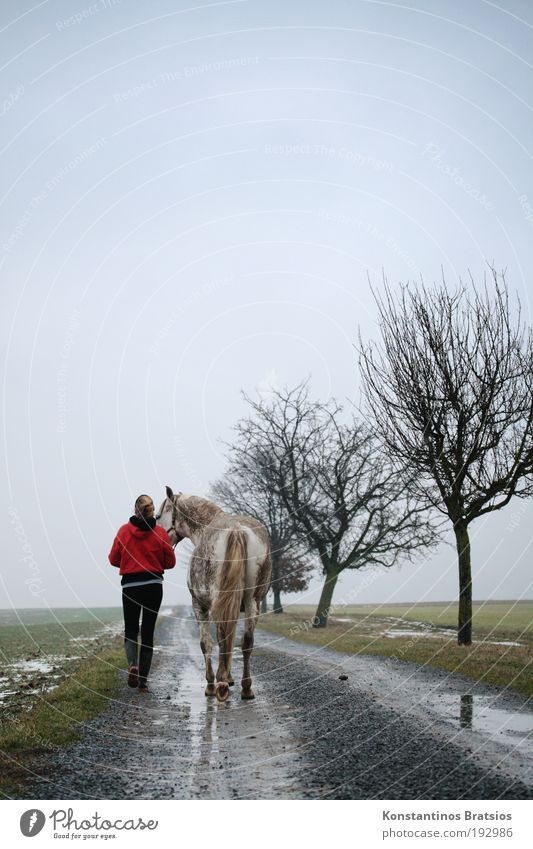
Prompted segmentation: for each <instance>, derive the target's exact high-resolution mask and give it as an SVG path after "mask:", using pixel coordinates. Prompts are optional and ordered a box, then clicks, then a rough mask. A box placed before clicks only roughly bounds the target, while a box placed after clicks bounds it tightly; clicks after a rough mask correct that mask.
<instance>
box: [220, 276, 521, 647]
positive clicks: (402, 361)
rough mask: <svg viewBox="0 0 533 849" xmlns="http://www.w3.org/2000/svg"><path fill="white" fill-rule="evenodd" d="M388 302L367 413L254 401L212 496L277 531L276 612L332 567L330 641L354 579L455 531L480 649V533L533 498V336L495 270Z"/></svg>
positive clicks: (365, 364)
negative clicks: (348, 572)
mask: <svg viewBox="0 0 533 849" xmlns="http://www.w3.org/2000/svg"><path fill="white" fill-rule="evenodd" d="M375 299H376V303H377V308H378V316H379V327H380V332H381V340H380V341H379V342H373V343H365V342H364V341H363V340H362V339H361V337H359V346H358V351H359V367H360V373H361V378H362V399H361V404H360V405H359V407H358V409H357V410H356V411H355V409H354V410H350V411H349V412H348V413H345V411H344V410H343V409H342V408H341V407H340V405H339V404H337V403H336V402H335V401H334V400H329V401H326V402H319V401H313V400H311V399H310V397H309V387H308V382H307V381H304V382H301V383H300V384H298V386H296V387H295V388H293V389H284V390H280V391H275V390H273V391H272V393H271V396H270V398H269V399H268V400H253V399H251V398H248V397H246V396H245V398H246V400H247V402H248V404H249V407H250V413H249V415H247V416H246V417H245V418H243V419H242V420H241V421H239V422H238V423H237V425H236V427H235V439H234V440H233V441H232V443H231V445H229V446H228V461H229V466H228V471H227V473H226V475H225V477H224V478H223V479H222V480H221V481H218V482H217V483H216V484H215V485H214V487H213V495H214V497H215V498H217V499H218V500H219V501H222V502H223V504H224V505H225V506H226V508H227V509H230V510H233V511H234V512H242V513H248V514H250V513H251V514H252V515H255V516H256V517H257V518H258V519H260V521H262V522H264V524H265V525H266V526H267V527H268V529H269V531H270V534H271V538H272V542H273V552H274V572H273V575H274V577H273V590H274V597H275V600H274V607H275V609H278V610H280V609H281V602H280V592H281V590H284V591H291V589H300V588H304V587H305V586H306V585H307V582H308V580H309V575H310V569H312V568H313V566H314V564H315V563H317V564H320V567H321V569H322V572H323V574H324V585H323V589H322V594H321V598H320V601H319V604H318V609H317V613H316V616H315V619H314V622H315V624H316V626H317V627H324V626H325V625H326V624H327V619H328V613H329V610H330V607H331V601H332V597H333V592H334V589H335V585H336V583H337V580H338V577H339V575H340V573H341V572H342V571H343V570H345V569H359V568H360V567H362V566H365V565H369V564H377V565H380V566H384V567H390V566H392V565H394V564H396V563H397V562H398V561H399V560H400V559H401V558H406V559H413V558H414V557H416V556H422V555H423V554H427V553H428V551H429V550H430V549H431V548H432V547H434V546H435V545H437V544H438V542H439V541H440V539H441V535H442V532H443V528H444V527H445V523H447V522H448V521H449V522H450V523H451V526H452V528H453V532H454V535H455V540H456V545H457V554H458V566H459V620H458V643H459V644H460V645H469V644H470V643H471V641H472V577H471V557H470V541H469V526H470V524H471V522H472V521H474V520H475V519H477V518H479V517H480V516H483V515H485V514H487V513H489V512H491V511H494V510H498V509H500V508H502V507H504V506H505V505H506V504H507V503H508V502H509V501H510V499H511V498H512V497H513V496H517V497H528V496H531V495H532V494H533V337H532V332H531V329H530V328H529V327H526V326H525V325H524V324H523V322H522V319H521V315H520V305H519V304H518V307H517V309H516V310H513V309H512V307H511V305H510V300H509V293H508V289H507V285H506V283H505V278H504V276H503V274H502V275H498V274H497V273H496V271H495V270H494V269H491V272H490V275H489V280H488V281H487V279H485V281H484V285H483V287H482V288H481V289H476V286H475V285H474V281H473V280H471V281H470V285H465V284H463V283H460V284H459V285H458V287H457V288H456V289H455V290H454V291H450V290H449V289H448V287H447V286H446V284H445V282H444V281H443V282H442V284H440V285H438V286H433V287H427V286H425V285H424V284H423V283H420V284H415V285H413V284H407V285H402V286H400V288H399V289H398V291H397V292H395V293H393V292H392V291H391V289H390V287H389V285H388V284H387V282H386V281H384V287H383V294H382V295H375ZM513 313H514V315H513ZM291 582H292V583H291ZM295 582H296V583H295Z"/></svg>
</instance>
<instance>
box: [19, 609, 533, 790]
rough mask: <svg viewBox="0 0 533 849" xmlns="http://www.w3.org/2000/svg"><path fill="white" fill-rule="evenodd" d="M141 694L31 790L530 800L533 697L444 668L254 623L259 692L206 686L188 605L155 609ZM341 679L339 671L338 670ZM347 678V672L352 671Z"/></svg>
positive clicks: (96, 723) (114, 710)
mask: <svg viewBox="0 0 533 849" xmlns="http://www.w3.org/2000/svg"><path fill="white" fill-rule="evenodd" d="M156 644H157V651H156V653H155V655H154V663H153V666H152V673H151V688H152V692H151V693H150V694H149V695H145V696H143V695H141V694H139V693H138V692H137V691H136V690H132V689H130V688H128V687H127V685H126V682H125V680H124V684H123V687H122V688H121V690H120V691H119V698H116V699H115V700H113V701H111V702H110V704H109V708H108V710H107V712H106V713H105V714H102V715H101V716H99V717H97V718H96V719H93V720H91V721H89V722H87V723H86V724H85V726H84V729H83V737H82V739H81V740H80V741H78V742H76V743H75V744H73V745H71V746H69V747H68V748H66V749H64V750H61V751H56V752H53V753H51V754H49V755H48V756H47V757H46V760H44V759H43V760H41V762H39V763H38V764H37V765H33V766H32V768H31V769H30V770H29V771H28V780H27V784H26V788H25V791H24V794H23V795H22V794H21V796H20V797H19V798H26V799H86V798H89V799H203V798H208V799H222V798H224V799H226V798H228V799H232V798H233V799H258V798H260V799H271V798H275V799H322V798H324V799H329V798H338V799H418V798H420V799H436V798H438V799H442V798H445V799H461V798H465V799H504V798H505V799H523V798H532V796H533V704H531V700H530V701H529V702H527V701H526V700H525V699H523V698H521V697H520V696H518V695H515V694H509V693H506V692H503V691H501V690H498V689H497V688H492V687H488V686H486V685H476V684H474V683H473V682H471V681H467V680H463V679H461V678H458V677H456V676H451V675H449V674H447V673H444V672H439V671H437V670H430V669H427V668H420V667H417V666H415V665H412V664H407V663H401V662H398V661H394V660H390V659H385V658H383V659H382V658H379V657H369V656H367V657H363V656H359V657H358V656H350V655H344V654H340V653H338V652H331V651H328V650H327V649H322V648H319V649H317V648H316V647H311V646H305V645H302V644H301V643H294V642H292V641H290V640H286V639H284V638H280V637H278V636H276V635H274V634H271V633H268V632H266V631H261V630H257V631H256V650H255V652H254V659H253V674H254V689H255V692H256V699H255V701H251V702H243V701H241V699H240V689H239V678H240V672H241V668H242V661H241V656H240V651H238V650H237V651H236V652H235V662H234V675H235V679H236V685H235V687H234V688H233V690H232V695H231V697H230V699H229V701H228V702H227V703H225V704H221V705H219V704H218V703H217V702H216V700H215V699H214V698H209V699H206V698H205V696H204V686H205V682H204V678H203V660H202V655H201V652H200V648H199V642H198V633H197V626H196V623H195V622H194V620H193V619H192V617H191V613H190V611H189V610H188V608H180V609H177V610H175V611H174V612H173V615H169V616H164V617H161V618H160V620H159V624H158V628H157V631H156ZM340 676H342V677H343V679H345V680H341V678H340ZM345 676H347V678H345Z"/></svg>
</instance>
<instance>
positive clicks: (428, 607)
mask: <svg viewBox="0 0 533 849" xmlns="http://www.w3.org/2000/svg"><path fill="white" fill-rule="evenodd" d="M285 609H286V611H287V612H289V611H290V613H291V614H294V615H295V616H298V617H300V616H302V615H303V617H304V618H305V617H306V616H307V617H309V616H311V618H312V617H313V616H314V614H315V612H316V608H314V607H311V606H307V605H296V604H291V605H288V606H286V608H285ZM338 617H341V618H344V617H347V618H350V619H353V620H354V624H355V623H358V624H363V623H365V622H368V623H369V624H375V623H376V619H381V618H386V617H391V618H392V617H398V618H400V619H405V620H407V621H408V622H425V623H427V624H428V625H433V626H438V627H440V628H456V627H457V603H456V602H435V603H432V604H386V605H380V604H363V605H346V606H344V605H343V606H338V607H335V606H333V608H332V612H331V618H332V620H334V619H335V618H338ZM473 630H474V632H475V634H474V637H475V636H476V634H477V635H478V636H479V637H481V636H488V635H489V634H490V633H491V632H494V634H498V635H499V636H505V637H508V638H511V637H513V636H514V637H517V638H518V637H520V636H523V637H525V638H529V637H533V601H530V600H527V601H480V602H475V603H474V605H473Z"/></svg>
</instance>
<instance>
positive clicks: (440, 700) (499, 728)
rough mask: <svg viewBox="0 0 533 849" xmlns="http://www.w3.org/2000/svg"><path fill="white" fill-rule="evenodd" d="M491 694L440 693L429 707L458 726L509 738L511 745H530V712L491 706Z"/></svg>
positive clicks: (532, 718) (532, 730) (532, 728)
mask: <svg viewBox="0 0 533 849" xmlns="http://www.w3.org/2000/svg"><path fill="white" fill-rule="evenodd" d="M494 701H495V700H494V699H492V698H491V697H490V696H475V695H473V694H472V693H464V694H463V695H461V696H459V695H456V694H455V695H452V694H447V693H439V695H438V697H436V698H435V699H434V700H431V707H432V708H434V709H435V710H437V711H438V712H439V713H440V714H442V715H443V716H444V717H445V718H446V719H451V720H454V721H455V722H457V723H458V724H459V725H460V726H461V728H465V729H469V730H471V731H479V732H481V733H483V734H489V735H490V736H491V737H492V736H497V737H501V736H503V737H507V738H508V739H512V741H513V745H515V746H521V747H522V746H524V747H526V748H527V747H529V746H531V744H532V743H533V713H521V712H520V713H519V712H513V711H510V710H504V709H503V708H500V707H493V704H494Z"/></svg>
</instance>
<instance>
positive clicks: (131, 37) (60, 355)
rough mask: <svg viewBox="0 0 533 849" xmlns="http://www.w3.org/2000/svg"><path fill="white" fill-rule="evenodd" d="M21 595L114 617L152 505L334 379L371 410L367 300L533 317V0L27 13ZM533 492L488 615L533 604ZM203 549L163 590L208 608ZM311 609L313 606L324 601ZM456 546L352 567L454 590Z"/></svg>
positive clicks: (16, 598)
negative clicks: (461, 291)
mask: <svg viewBox="0 0 533 849" xmlns="http://www.w3.org/2000/svg"><path fill="white" fill-rule="evenodd" d="M0 15H1V20H0V40H1V41H0V43H1V46H2V49H1V55H2V57H3V60H2V63H3V67H2V83H3V86H2V91H3V98H4V100H3V106H2V117H1V129H2V136H1V156H2V165H3V167H2V170H1V177H0V179H1V183H2V185H1V199H0V209H1V215H2V229H1V233H2V236H1V243H0V264H1V278H0V279H1V280H2V284H3V309H2V311H1V318H0V322H1V331H2V343H1V344H2V365H3V368H2V372H3V374H2V425H3V453H2V465H3V476H4V481H5V484H4V487H3V488H2V509H1V514H2V516H3V517H4V522H5V531H4V535H3V538H4V547H3V556H2V566H1V577H2V593H3V595H2V598H1V599H0V606H2V607H32V606H43V607H46V606H50V607H56V606H95V605H106V606H107V605H119V604H120V587H119V576H118V574H117V570H116V569H113V568H112V567H111V566H110V565H109V563H108V561H107V554H108V551H109V549H110V547H111V543H112V541H113V537H114V535H115V533H116V531H117V529H118V527H119V526H120V525H121V524H122V523H124V522H126V521H127V519H128V517H129V515H130V514H131V513H132V509H133V502H134V500H135V498H136V496H137V495H139V494H140V493H143V492H146V493H148V494H150V495H151V496H152V497H153V499H154V501H155V503H156V504H158V503H159V502H160V500H162V498H163V494H164V487H165V485H166V484H170V485H171V486H172V487H173V488H174V489H175V490H176V491H177V490H182V491H184V492H191V493H195V494H198V495H205V494H206V493H207V492H208V489H209V484H210V482H212V481H214V480H215V479H216V478H217V477H219V476H220V475H221V474H222V473H223V471H224V468H225V459H224V445H223V441H224V440H229V439H231V434H232V430H231V429H232V426H233V425H234V424H235V422H236V421H237V420H238V419H239V417H241V416H242V415H243V414H244V413H245V412H246V409H247V408H246V403H245V401H244V399H243V397H242V390H244V391H245V392H247V393H248V394H250V395H255V394H256V393H260V394H263V395H264V394H265V393H267V394H268V392H269V390H270V389H271V388H272V387H274V388H276V387H282V386H284V385H288V386H291V385H294V384H295V383H297V382H298V381H299V380H301V379H302V378H304V377H307V376H309V377H310V387H311V393H312V395H313V396H315V397H319V398H321V399H323V400H324V399H326V398H328V397H330V396H331V395H334V396H335V397H336V398H338V399H339V400H341V401H343V402H344V403H345V404H346V405H347V407H349V406H350V404H351V403H353V402H357V401H358V397H359V380H358V373H357V357H356V351H355V349H354V343H355V342H356V339H357V334H358V331H359V330H360V332H361V334H362V336H363V338H365V339H377V338H378V329H377V326H376V308H375V305H374V301H373V298H372V294H371V291H370V282H372V284H373V285H375V287H376V288H377V289H378V291H379V289H380V288H381V286H382V282H381V281H382V274H383V273H385V274H386V276H387V278H388V280H389V283H390V284H391V286H392V287H393V288H395V287H398V286H399V284H400V282H406V281H408V280H414V279H418V278H419V277H420V276H423V278H424V280H425V281H426V282H428V283H430V282H431V281H433V280H437V281H438V280H440V279H441V276H442V275H444V277H445V279H446V281H447V282H448V283H449V284H454V283H455V282H457V280H458V279H459V277H463V278H467V277H468V271H470V272H471V273H472V275H473V277H474V279H475V280H476V281H478V282H479V283H480V284H481V283H482V280H483V274H484V272H485V270H486V268H487V263H488V262H490V263H494V264H495V266H496V267H497V268H498V269H502V268H505V269H506V276H507V281H508V284H509V287H510V289H511V291H512V292H513V293H516V295H517V296H518V297H519V298H520V301H521V304H522V311H523V316H524V318H525V320H526V321H528V322H529V323H530V322H531V300H530V293H531V282H530V281H531V267H532V259H533V257H532V253H533V238H532V235H533V234H532V227H533V186H532V184H531V183H532V174H533V169H532V168H531V153H530V139H531V132H532V129H533V127H532V124H533V122H532V108H531V70H532V64H531V63H532V61H533V40H532V38H531V35H532V27H533V10H532V8H531V5H530V4H528V3H526V2H516V0H510V2H507V3H506V4H505V9H500V8H498V7H497V6H495V5H494V4H492V3H488V2H482V0H474V2H471V3H458V2H453V0H452V2H444V0H433V2H416V0H415V2H414V3H412V4H411V5H410V6H409V7H407V6H402V5H400V4H397V3H395V2H391V3H383V2H371V1H370V2H362V1H361V0H360V1H358V2H342V0H333V2H331V3H327V4H326V3H320V2H303V0H296V2H289V3H287V2H283V3H282V2H279V1H278V0H273V2H269V3H264V2H254V0H245V2H240V0H239V2H221V3H209V4H207V3H206V4H202V3H197V4H192V5H191V4H189V6H187V4H184V6H183V8H181V9H176V4H175V3H173V2H170V0H168V2H163V0H155V2H153V3H150V4H144V3H136V2H126V0H122V2H118V0H117V1H116V2H113V1H112V0H98V2H96V3H93V4H89V3H88V4H87V5H84V3H83V0H81V2H76V3H68V2H44V3H40V4H38V5H35V6H31V5H30V4H29V3H26V2H24V0H23V2H16V3H15V2H13V0H11V2H4V3H3V4H2V7H1V10H0ZM532 522H533V509H532V506H531V503H530V502H521V501H517V500H515V501H513V502H511V504H510V505H509V506H508V507H507V508H506V509H505V510H503V511H500V513H498V514H494V515H489V516H485V517H483V519H480V520H478V521H477V522H475V523H474V524H473V526H472V550H473V574H474V578H473V581H474V597H475V598H477V599H480V598H483V599H487V598H495V599H496V598H499V599H502V598H504V599H509V598H527V597H529V598H531V597H532V595H533V592H532V587H531V566H530V564H531V525H532ZM190 551H191V546H190V544H189V543H188V542H183V543H180V545H179V546H178V549H177V553H178V564H177V567H176V568H175V569H174V570H173V571H172V572H168V573H167V574H166V577H165V595H164V603H165V604H172V603H176V602H185V601H187V600H188V591H187V588H186V583H185V576H186V565H187V561H188V557H189V555H190ZM320 583H321V581H320V575H319V574H318V573H317V576H316V578H315V579H314V580H313V582H312V584H311V586H310V588H309V591H308V592H306V593H304V594H301V595H300V596H294V597H292V599H287V600H293V601H299V602H311V601H316V599H317V597H318V591H319V588H320ZM456 595H457V566H456V555H455V552H454V549H453V547H450V545H447V544H445V543H443V545H442V546H441V547H440V548H439V549H438V551H436V552H435V553H434V554H432V555H431V557H429V558H425V559H422V560H420V561H417V563H416V564H409V563H404V564H403V565H401V566H399V567H395V568H393V569H390V570H384V569H382V568H381V569H380V568H376V569H363V570H361V571H359V572H350V573H344V574H343V576H342V577H341V579H340V582H339V585H338V588H337V591H336V598H337V599H338V600H341V599H342V600H345V601H350V602H357V603H359V602H361V603H363V602H365V603H366V602H384V601H424V600H444V599H454V598H455V597H456Z"/></svg>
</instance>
